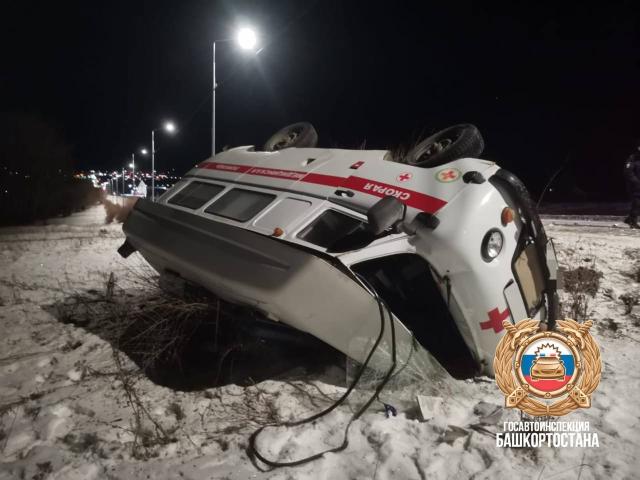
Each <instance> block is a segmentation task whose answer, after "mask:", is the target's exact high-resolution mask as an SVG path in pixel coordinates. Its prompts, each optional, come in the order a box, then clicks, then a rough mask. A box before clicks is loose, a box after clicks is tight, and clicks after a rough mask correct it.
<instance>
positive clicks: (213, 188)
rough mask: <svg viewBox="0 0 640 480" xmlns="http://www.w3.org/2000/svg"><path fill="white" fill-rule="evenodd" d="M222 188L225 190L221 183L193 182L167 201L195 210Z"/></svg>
mask: <svg viewBox="0 0 640 480" xmlns="http://www.w3.org/2000/svg"><path fill="white" fill-rule="evenodd" d="M222 190H224V187H223V186H221V185H215V184H213V183H205V182H191V183H190V184H189V185H187V186H186V187H184V188H183V189H182V190H180V191H179V192H178V193H176V194H175V195H174V196H173V197H171V198H170V199H169V201H168V202H167V203H171V204H173V205H178V206H180V207H186V208H191V209H193V210H195V209H196V208H200V207H201V206H202V205H204V204H205V203H207V202H208V201H209V200H211V199H212V198H213V197H215V196H216V195H217V194H219V193H220V192H221V191H222Z"/></svg>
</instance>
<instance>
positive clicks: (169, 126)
mask: <svg viewBox="0 0 640 480" xmlns="http://www.w3.org/2000/svg"><path fill="white" fill-rule="evenodd" d="M156 130H164V131H165V132H167V133H174V132H175V131H176V125H175V124H174V123H173V122H165V123H164V125H163V126H162V127H160V128H155V129H153V130H151V201H152V202H155V201H156Z"/></svg>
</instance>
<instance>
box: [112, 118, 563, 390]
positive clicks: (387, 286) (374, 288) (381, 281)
mask: <svg viewBox="0 0 640 480" xmlns="http://www.w3.org/2000/svg"><path fill="white" fill-rule="evenodd" d="M316 143H317V134H316V132H315V130H314V129H313V127H312V126H311V125H310V124H307V123H298V124H294V125H291V126H289V127H285V128H284V129H282V130H281V131H279V132H278V133H276V134H275V135H274V136H273V137H272V138H271V139H269V141H268V142H267V143H266V144H265V145H264V147H263V148H260V149H258V148H255V147H238V148H233V149H230V150H227V151H224V152H221V153H219V154H217V155H215V156H214V157H212V158H209V159H208V160H206V161H203V162H202V163H200V164H198V165H196V166H195V167H194V168H193V169H192V170H190V171H189V172H188V173H187V174H186V175H185V176H184V177H183V179H182V180H181V181H180V182H179V183H177V184H176V185H175V186H174V187H173V188H171V189H170V190H169V191H167V192H166V193H165V194H164V195H162V197H161V198H159V199H158V201H157V202H155V203H152V202H151V201H149V200H140V201H138V202H137V204H136V206H135V208H134V209H133V210H132V212H131V214H130V216H129V217H128V219H127V220H126V222H125V224H124V227H123V229H124V232H125V234H126V237H127V239H126V242H125V244H124V245H123V246H122V247H121V248H120V253H121V254H122V255H123V256H125V257H126V256H128V255H129V254H130V253H132V252H134V251H136V250H137V251H139V252H140V253H141V254H142V255H143V256H144V258H145V259H146V260H147V261H148V262H149V263H150V264H151V265H152V266H153V267H154V268H155V269H156V270H157V271H158V272H159V273H160V275H161V278H163V277H171V278H173V279H176V278H177V279H180V280H181V281H184V282H188V283H191V284H195V285H198V286H201V287H204V288H205V289H207V290H208V291H210V292H212V293H213V294H215V295H216V296H218V297H220V298H222V299H223V300H226V301H228V302H231V303H234V304H238V305H243V306H246V307H249V308H251V309H253V310H255V311H257V312H260V314H261V315H262V317H263V318H265V319H269V320H270V321H274V322H281V323H284V324H286V325H288V326H290V327H293V328H295V329H298V330H301V331H304V332H308V333H310V334H312V335H314V336H315V337H317V338H319V339H321V340H322V341H324V342H326V343H328V344H329V345H331V346H333V347H335V348H336V349H338V350H339V351H341V352H343V353H344V354H346V355H347V356H349V357H350V358H352V359H353V360H355V361H357V362H363V361H364V360H365V358H366V357H367V355H368V354H369V353H370V350H371V348H372V345H374V343H375V342H376V338H377V337H378V336H379V335H380V336H381V337H383V341H382V342H379V343H376V347H377V350H378V352H377V354H376V358H377V362H382V363H380V365H381V368H383V367H382V364H384V363H385V361H387V362H388V357H389V355H391V351H392V350H393V351H394V355H397V357H398V360H397V368H404V367H406V366H407V364H409V363H411V364H412V368H413V369H414V370H415V371H417V372H420V371H421V374H422V375H423V376H425V375H426V376H428V375H429V370H430V369H431V370H439V371H442V368H441V367H440V366H442V367H444V368H445V369H446V370H447V371H448V372H449V373H450V374H451V375H453V376H455V377H458V378H462V377H468V376H472V375H476V374H480V373H484V374H489V375H490V374H492V371H491V369H492V361H493V356H494V353H495V347H496V345H497V342H498V340H499V338H500V336H501V335H502V333H503V326H502V322H503V320H510V321H512V322H518V321H520V320H522V319H525V318H535V319H538V320H540V321H542V322H543V323H546V324H547V325H548V326H549V327H552V326H553V323H554V320H555V318H556V315H557V313H556V312H557V294H556V273H557V264H556V259H555V252H554V251H553V245H552V243H551V242H550V241H549V240H548V239H547V237H546V235H545V231H544V229H543V226H542V224H541V222H540V219H539V217H538V215H537V213H536V211H535V207H534V205H533V204H532V202H531V199H530V197H529V194H528V193H527V190H526V188H525V187H524V185H523V184H522V183H521V182H520V180H518V178H516V177H515V176H514V175H513V174H511V173H509V172H508V171H506V170H504V169H501V168H500V167H499V166H498V165H496V164H495V163H494V162H491V161H487V160H480V159H478V158H476V157H478V156H479V155H480V154H481V152H482V149H483V141H482V137H481V136H480V134H479V132H478V131H477V129H476V128H475V127H474V126H472V125H456V126H454V127H450V128H448V129H446V130H443V131H441V132H438V133H436V134H435V135H432V136H430V137H429V138H427V139H425V140H424V141H422V142H420V143H419V144H417V145H416V146H415V147H414V148H413V149H411V150H410V151H409V152H407V153H406V154H403V155H396V156H399V157H400V158H394V154H393V153H392V152H389V151H385V150H343V149H325V148H317V147H316ZM380 300H382V301H383V302H384V305H385V306H386V307H387V311H388V312H389V315H390V318H389V321H390V322H393V324H392V326H393V327H394V328H393V329H389V328H386V329H384V325H383V330H382V331H381V330H380V329H381V322H380V318H381V317H380V315H381V313H382V312H381V309H380V305H381V302H380ZM385 358H386V360H385Z"/></svg>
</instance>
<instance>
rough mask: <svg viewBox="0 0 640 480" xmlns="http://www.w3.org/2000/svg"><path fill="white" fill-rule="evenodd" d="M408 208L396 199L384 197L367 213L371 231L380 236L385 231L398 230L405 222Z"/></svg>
mask: <svg viewBox="0 0 640 480" xmlns="http://www.w3.org/2000/svg"><path fill="white" fill-rule="evenodd" d="M406 209H407V207H405V205H404V204H403V203H402V202H401V201H400V200H398V199H397V198H396V197H384V198H382V199H381V200H379V201H378V202H376V204H375V205H374V206H372V207H371V208H370V209H369V211H368V212H367V220H368V221H369V230H371V232H372V233H373V234H374V235H380V234H381V233H382V232H384V231H385V230H388V229H390V228H397V227H398V226H399V224H400V222H402V220H404V215H405V211H406Z"/></svg>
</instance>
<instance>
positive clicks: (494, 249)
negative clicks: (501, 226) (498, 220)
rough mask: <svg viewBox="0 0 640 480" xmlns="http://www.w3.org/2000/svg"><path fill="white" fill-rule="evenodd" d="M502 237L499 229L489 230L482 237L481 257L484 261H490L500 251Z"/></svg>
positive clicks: (502, 242) (502, 241)
mask: <svg viewBox="0 0 640 480" xmlns="http://www.w3.org/2000/svg"><path fill="white" fill-rule="evenodd" d="M503 244H504V237H503V236H502V232H500V230H489V231H488V232H487V233H486V235H485V236H484V238H483V239H482V258H484V261H485V262H490V261H492V260H493V259H494V258H496V257H497V256H498V255H500V252H501V251H502V245H503Z"/></svg>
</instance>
